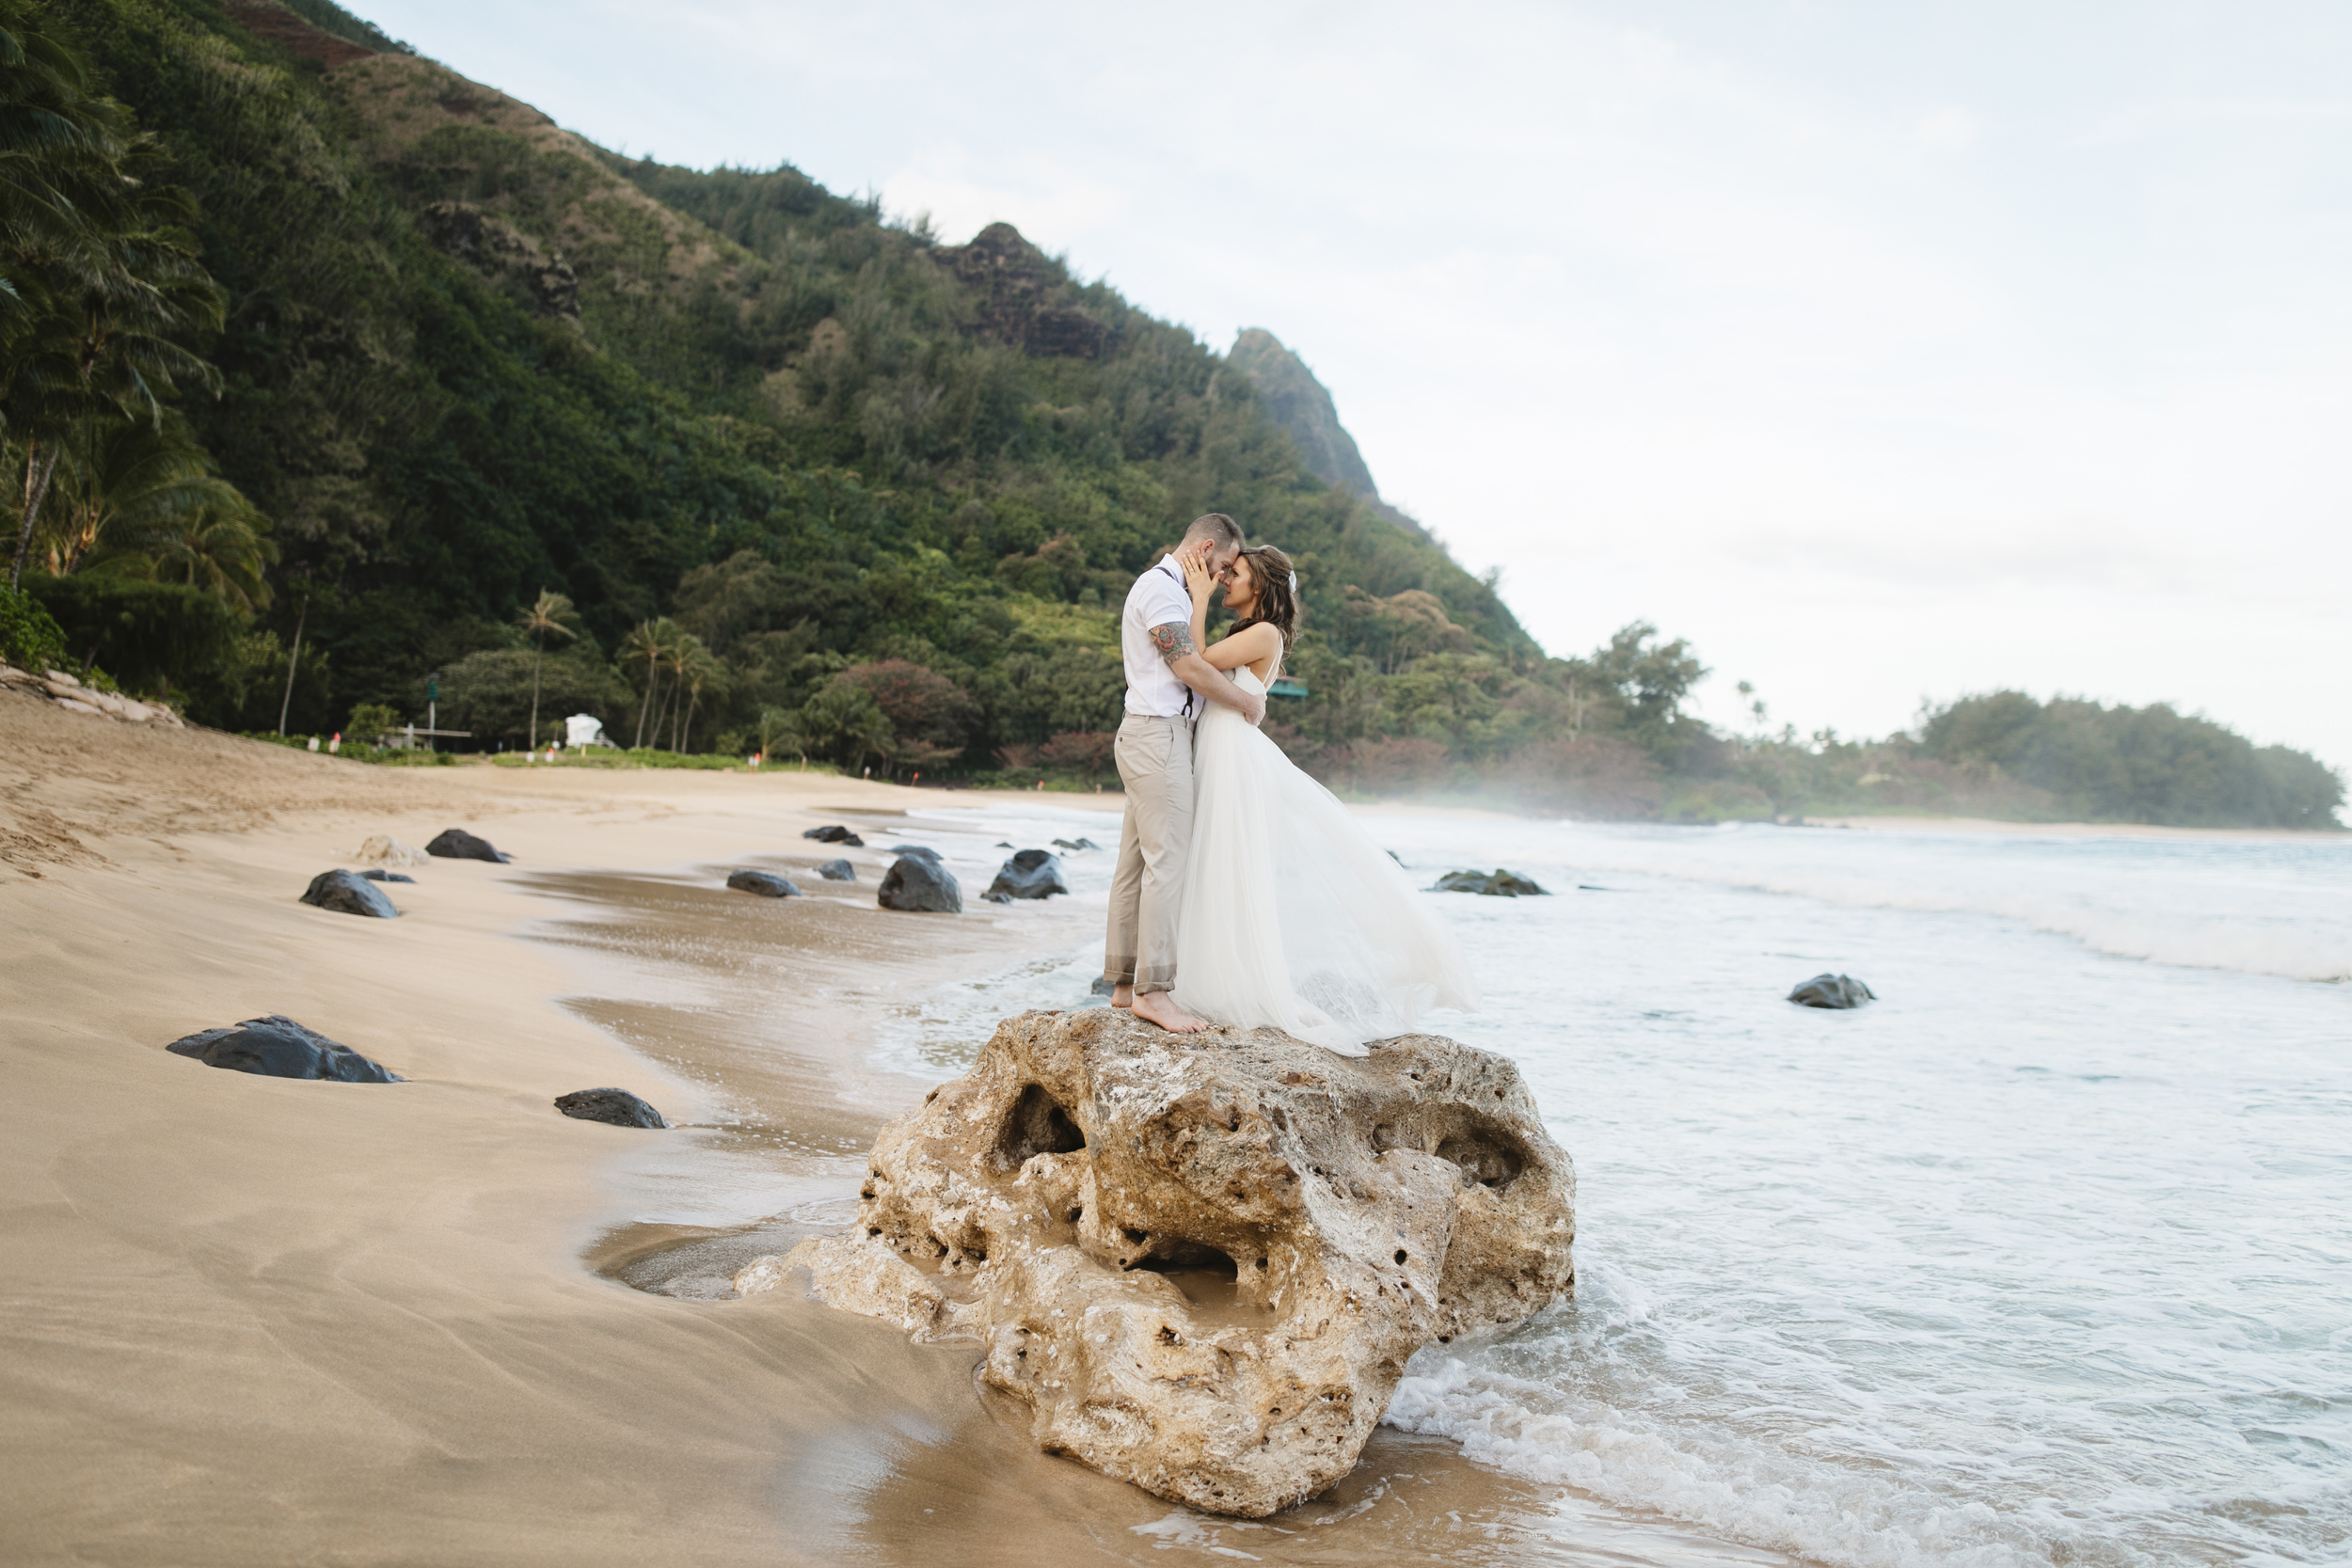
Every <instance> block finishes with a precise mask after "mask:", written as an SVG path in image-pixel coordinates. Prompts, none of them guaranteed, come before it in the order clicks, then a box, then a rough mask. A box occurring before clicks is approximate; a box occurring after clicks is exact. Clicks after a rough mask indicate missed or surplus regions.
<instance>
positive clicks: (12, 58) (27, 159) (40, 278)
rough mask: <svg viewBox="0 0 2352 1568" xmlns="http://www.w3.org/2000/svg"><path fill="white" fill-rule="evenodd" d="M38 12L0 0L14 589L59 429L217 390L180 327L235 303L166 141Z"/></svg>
mask: <svg viewBox="0 0 2352 1568" xmlns="http://www.w3.org/2000/svg"><path fill="white" fill-rule="evenodd" d="M35 16H36V13H35V12H34V11H33V10H32V9H31V8H28V7H27V6H25V5H24V0H0V432H5V433H6V434H7V435H8V436H14V437H15V438H17V439H19V440H21V441H22V442H23V444H24V516H23V522H22V526H21V527H20V529H19V531H18V533H17V544H16V556H15V561H14V562H13V564H12V566H11V568H10V572H9V578H8V581H9V583H10V585H11V586H13V585H15V584H16V583H17V582H18V581H19V580H21V578H23V576H24V558H25V555H26V552H27V551H28V550H29V549H30V548H31V546H32V540H33V533H34V530H35V529H36V527H37V526H38V525H39V522H40V512H41V504H42V502H43V501H44V500H46V499H48V495H49V489H50V484H51V481H52V479H53V477H54V476H55V474H56V467H57V463H58V460H59V458H60V456H61V455H62V454H63V453H62V442H63V441H64V440H65V439H66V438H67V437H68V436H70V435H71V434H72V433H75V432H83V433H87V431H88V430H89V429H90V428H91V425H92V422H93V421H96V420H105V419H110V418H127V417H131V416H133V415H135V414H143V415H144V416H146V418H147V419H148V420H149V421H150V422H151V423H158V422H160V420H161V419H162V413H163V407H162V401H161V400H162V399H163V398H165V397H168V396H170V395H171V394H172V392H173V390H174V389H175V387H176V384H177V383H179V382H181V381H193V382H196V383H198V384H200V385H203V386H207V387H211V388H215V389H217V388H218V386H219V379H220V378H219V372H216V371H215V370H214V369H213V367H212V366H210V365H208V364H206V363H205V362H204V361H203V360H201V359H199V358H198V357H197V356H195V355H193V354H191V353H189V352H188V351H187V350H186V349H183V348H182V347H181V346H180V345H179V344H178V343H177V342H175V341H172V340H173V335H175V334H177V333H180V332H183V331H185V330H187V329H189V328H191V327H199V328H210V327H217V326H218V325H220V323H221V320H222V315H223V310H224V307H225V299H224V296H223V294H222V293H221V291H220V289H219V287H218V286H217V285H216V284H215V283H214V282H213V280H212V277H210V276H209V275H208V274H207V273H206V272H205V271H204V268H203V265H202V263H201V262H200V261H199V260H198V259H197V245H196V240H195V237H194V236H193V235H191V234H190V233H188V231H187V230H186V227H185V226H186V225H187V224H188V223H189V222H191V221H193V219H194V216H195V209H194V207H193V206H192V204H191V203H190V202H189V201H188V199H187V198H186V197H185V195H184V194H183V193H182V192H180V191H178V190H177V189H175V188H173V187H171V186H169V185H167V184H164V183H163V182H162V178H163V176H164V175H165V174H166V172H167V166H166V162H165V157H164V154H163V151H162V149H161V147H160V145H159V144H158V143H156V142H155V141H154V140H153V138H151V137H146V136H139V135H134V134H133V132H132V130H131V118H130V114H129V111H127V110H125V109H124V108H123V107H122V106H121V105H120V104H119V103H114V102H113V101H111V100H108V99H104V98H101V97H98V96H96V95H95V94H93V93H92V92H91V91H90V89H89V78H88V73H87V68H86V67H85V66H84V64H83V62H82V61H81V59H80V57H79V56H78V55H75V54H74V53H73V51H72V50H71V49H70V48H68V47H67V46H66V45H65V44H63V43H62V42H60V41H59V40H56V39H55V38H52V37H49V36H47V35H45V34H42V33H40V32H39V31H37V30H36V27H35V26H34V21H35Z"/></svg>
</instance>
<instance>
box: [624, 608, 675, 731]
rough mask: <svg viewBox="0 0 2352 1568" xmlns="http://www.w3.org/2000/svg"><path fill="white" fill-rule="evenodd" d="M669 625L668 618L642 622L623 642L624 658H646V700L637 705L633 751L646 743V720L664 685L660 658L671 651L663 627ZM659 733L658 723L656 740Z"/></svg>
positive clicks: (632, 659) (630, 659)
mask: <svg viewBox="0 0 2352 1568" xmlns="http://www.w3.org/2000/svg"><path fill="white" fill-rule="evenodd" d="M669 625H670V623H669V622H668V621H667V620H666V619H665V620H660V621H640V622H638V623H637V625H636V626H635V627H634V628H633V629H631V631H630V632H629V634H628V637H626V638H624V639H623V640H622V641H621V657H622V658H623V659H625V660H628V661H630V662H634V661H635V660H637V659H641V658H642V659H644V661H645V700H644V702H642V703H640V704H638V705H637V738H636V739H634V740H632V741H630V742H629V750H630V751H632V752H633V751H636V750H637V749H639V748H640V747H642V746H644V744H645V720H646V718H647V717H648V716H650V715H651V714H652V713H653V711H654V695H655V693H656V692H657V691H658V690H659V689H660V686H661V661H662V659H663V658H664V657H666V656H667V655H668V653H669V651H670V648H669V638H668V636H667V634H666V632H665V631H664V629H663V628H665V627H667V626H669ZM660 734H661V731H660V726H659V725H656V726H655V729H654V736H655V738H656V739H657V740H658V739H660Z"/></svg>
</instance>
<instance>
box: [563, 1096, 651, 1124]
mask: <svg viewBox="0 0 2352 1568" xmlns="http://www.w3.org/2000/svg"><path fill="white" fill-rule="evenodd" d="M555 1108H556V1109H557V1110H559V1111H561V1112H563V1113H564V1115H565V1116H567V1117H572V1118H573V1119H574V1120H575V1121H608V1122H611V1123H612V1125H613V1126H615V1127H667V1126H669V1125H670V1124H669V1123H668V1122H666V1121H664V1120H662V1119H661V1113H660V1112H659V1111H657V1110H655V1109H654V1108H653V1107H652V1106H650V1105H648V1104H646V1103H645V1102H644V1101H642V1100H640V1099H638V1098H637V1097H636V1096H635V1095H633V1094H631V1093H629V1092H628V1090H627V1089H574V1090H573V1091H572V1092H571V1093H569V1094H566V1095H558V1096H557V1097H556V1101H555Z"/></svg>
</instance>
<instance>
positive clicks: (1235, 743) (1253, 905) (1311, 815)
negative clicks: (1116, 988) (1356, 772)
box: [1175, 672, 1478, 1056]
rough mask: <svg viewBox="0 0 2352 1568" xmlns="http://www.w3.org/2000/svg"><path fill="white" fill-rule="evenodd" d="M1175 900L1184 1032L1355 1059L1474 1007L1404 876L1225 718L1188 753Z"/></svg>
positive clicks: (1269, 744) (1471, 988)
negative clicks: (1221, 1028)
mask: <svg viewBox="0 0 2352 1568" xmlns="http://www.w3.org/2000/svg"><path fill="white" fill-rule="evenodd" d="M1238 678H1239V679H1241V680H1243V681H1247V682H1248V683H1249V684H1250V685H1251V686H1252V688H1253V689H1254V687H1255V684H1256V683H1255V681H1254V679H1252V678H1251V677H1250V676H1249V675H1248V673H1247V672H1243V673H1241V675H1240V676H1239V677H1238ZM1175 997H1176V1002H1177V1005H1178V1006H1182V1007H1184V1009H1185V1010H1186V1011H1187V1012H1190V1013H1192V1014H1193V1015H1194V1016H1195V1017H1198V1018H1201V1019H1205V1020H1207V1021H1208V1022H1212V1023H1229V1024H1234V1025H1238V1026H1241V1027H1244V1028H1255V1027H1258V1026H1261V1025H1265V1024H1272V1025H1274V1026H1276V1027H1278V1028H1280V1029H1283V1030H1286V1031H1288V1032H1289V1033H1291V1034H1293V1035H1295V1036H1296V1037H1299V1038H1300V1039H1304V1040H1311V1041H1313V1042H1314V1043H1315V1044H1317V1045H1321V1046H1324V1047H1327V1049H1329V1050H1332V1051H1335V1052H1338V1053H1340V1054H1342V1055H1344V1056H1361V1055H1365V1054H1367V1052H1366V1049H1365V1042H1366V1041H1368V1040H1376V1039H1386V1038H1389V1037H1391V1036H1394V1035H1402V1034H1407V1033H1410V1032H1411V1031H1412V1030H1413V1029H1414V1028H1415V1027H1416V1026H1417V1025H1418V1023H1419V1022H1420V1020H1421V1017H1422V1015H1423V1014H1424V1013H1426V1012H1428V1011H1429V1010H1430V1009H1431V1008H1434V1007H1458V1008H1462V1009H1464V1010H1465V1011H1468V1010H1471V1009H1474V1008H1475V1007H1476V1006H1478V990H1477V985H1476V983H1475V982H1474V981H1473V980H1472V979H1471V977H1470V965H1469V964H1468V962H1467V961H1465V959H1464V958H1463V957H1462V953H1461V950H1460V948H1459V947H1457V946H1456V945H1455V943H1454V939H1453V938H1452V937H1451V936H1449V935H1448V934H1447V933H1446V931H1445V928H1444V927H1442V926H1440V925H1439V924H1438V919H1437V916H1436V914H1435V912H1434V911H1431V910H1430V909H1429V907H1428V905H1427V903H1426V901H1425V897H1424V895H1422V894H1421V893H1419V892H1418V891H1417V890H1416V889H1415V888H1414V886H1413V884H1412V882H1411V880H1410V879H1407V878H1406V875H1405V872H1404V869H1403V867H1401V866H1399V865H1398V864H1397V863H1396V862H1395V861H1394V860H1392V859H1391V858H1390V856H1389V854H1388V852H1387V851H1386V850H1384V849H1382V848H1381V847H1379V846H1378V845H1376V844H1375V843H1374V842H1373V841H1372V838H1371V837H1370V835H1368V834H1367V833H1366V832H1364V831H1363V829H1362V828H1361V827H1359V825H1358V824H1357V821H1356V819H1355V817H1353V816H1350V815H1349V814H1348V810H1347V808H1346V807H1345V806H1343V805H1342V804H1341V803H1340V801H1339V799H1338V798H1337V797H1336V796H1334V795H1333V794H1332V793H1331V792H1330V791H1329V790H1327V789H1326V788H1324V787H1323V786H1322V785H1321V784H1317V783H1315V781H1314V780H1312V779H1311V778H1309V777H1308V776H1307V775H1306V774H1304V773H1302V772H1300V771H1299V770H1298V768H1296V767H1295V765H1294V764H1293V763H1292V762H1291V760H1290V758H1288V757H1286V756H1284V755H1283V754H1282V751H1281V748H1279V746H1277V745H1275V744H1274V742H1273V741H1271V740H1268V739H1267V738H1266V737H1265V736H1263V735H1261V734H1259V733H1258V731H1257V729H1256V728H1255V727H1253V726H1252V725H1251V724H1250V723H1249V722H1248V721H1247V720H1245V719H1243V718H1242V717H1241V715H1239V714H1238V713H1235V712H1233V711H1232V710H1231V709H1230V708H1224V707H1212V708H1211V709H1210V710H1209V712H1208V714H1207V716H1206V717H1204V718H1203V719H1202V720H1201V721H1200V727H1199V730H1198V731H1197V733H1196V736H1195V738H1194V742H1193V818H1192V846H1191V849H1190V852H1189V854H1188V856H1187V858H1186V860H1185V865H1184V903H1183V905H1182V907H1181V910H1180V912H1179V914H1178V917H1177V923H1176V989H1175Z"/></svg>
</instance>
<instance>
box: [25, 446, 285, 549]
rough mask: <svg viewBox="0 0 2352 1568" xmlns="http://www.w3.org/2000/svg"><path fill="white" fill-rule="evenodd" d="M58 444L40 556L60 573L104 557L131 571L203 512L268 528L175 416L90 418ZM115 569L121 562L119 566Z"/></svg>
mask: <svg viewBox="0 0 2352 1568" xmlns="http://www.w3.org/2000/svg"><path fill="white" fill-rule="evenodd" d="M75 434H76V436H78V439H72V441H71V444H70V446H69V444H68V443H66V442H59V443H57V444H56V446H55V447H54V449H53V450H55V451H60V452H63V453H64V455H65V461H64V462H63V463H62V464H61V465H60V466H59V467H58V468H57V470H56V478H55V479H54V481H53V482H52V485H51V495H52V497H53V498H54V499H53V503H52V505H51V507H50V509H49V521H48V524H47V526H46V527H44V528H43V529H41V530H40V546H39V548H38V551H37V553H39V554H40V555H42V556H45V557H46V562H45V564H46V565H47V566H48V568H49V570H50V571H51V572H53V573H55V574H56V575H58V576H60V577H62V576H65V575H67V574H69V573H72V572H78V571H80V570H81V569H82V568H83V567H84V566H86V565H95V564H97V563H99V562H101V561H102V560H103V561H107V562H129V563H130V570H131V572H132V573H133V574H134V575H136V576H140V577H149V576H152V575H153V574H152V573H151V572H150V571H147V570H144V569H143V568H144V566H145V565H147V564H149V563H151V562H152V560H153V557H154V553H155V552H156V551H157V550H158V549H161V548H167V547H170V546H172V545H173V544H174V543H180V544H182V545H183V547H184V536H185V531H186V530H187V528H188V526H189V525H190V524H191V523H192V522H193V521H194V520H195V519H196V518H197V517H198V516H199V515H202V514H206V513H211V514H215V515H218V516H220V517H238V516H242V517H243V518H245V519H246V527H247V528H249V529H252V528H254V525H257V524H258V525H259V528H258V529H255V531H256V532H257V533H258V532H259V531H266V529H267V527H268V525H267V524H266V523H264V522H262V519H261V518H260V516H259V515H257V514H255V513H254V511H253V508H252V506H251V505H250V503H248V502H247V501H246V499H245V497H244V496H242V495H241V494H239V493H238V491H237V487H236V486H235V485H233V484H231V483H229V482H228V481H227V480H225V479H222V478H220V477H219V476H218V475H217V474H215V472H214V471H213V460H212V457H211V456H210V455H209V454H208V453H207V452H206V451H204V449H203V448H202V447H200V446H199V445H198V444H197V442H196V438H195V437H194V436H190V435H189V434H188V429H187V426H186V425H185V424H184V423H183V422H182V420H181V419H180V417H179V416H178V415H177V414H176V413H167V414H166V415H165V416H164V417H163V418H162V419H160V420H156V421H154V422H152V423H149V422H146V421H143V420H142V421H133V420H119V419H111V418H109V419H103V420H98V419H93V420H87V421H85V423H84V425H83V428H82V429H81V430H80V431H79V432H77V433H75ZM116 569H117V570H118V571H119V570H121V567H120V566H119V565H118V566H117V567H116Z"/></svg>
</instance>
